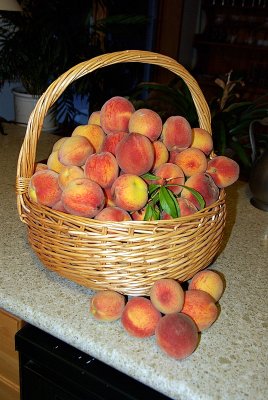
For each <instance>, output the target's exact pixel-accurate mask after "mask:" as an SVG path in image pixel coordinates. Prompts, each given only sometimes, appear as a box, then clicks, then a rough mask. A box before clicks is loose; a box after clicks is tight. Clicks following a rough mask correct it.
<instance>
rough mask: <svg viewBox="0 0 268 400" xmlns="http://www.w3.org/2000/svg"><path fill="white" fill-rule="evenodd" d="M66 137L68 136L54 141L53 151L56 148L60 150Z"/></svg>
mask: <svg viewBox="0 0 268 400" xmlns="http://www.w3.org/2000/svg"><path fill="white" fill-rule="evenodd" d="M66 139H67V137H65V136H64V137H62V138H60V139H59V140H57V141H56V142H55V143H54V145H53V147H52V152H53V151H56V150H59V148H60V147H61V145H62V143H63V142H65V140H66Z"/></svg>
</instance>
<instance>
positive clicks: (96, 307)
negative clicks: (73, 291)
mask: <svg viewBox="0 0 268 400" xmlns="http://www.w3.org/2000/svg"><path fill="white" fill-rule="evenodd" d="M124 307H125V297H124V296H123V295H122V294H120V293H118V292H115V291H113V290H100V291H99V292H97V293H95V294H94V295H93V296H92V297H91V299H90V312H91V314H92V315H93V316H94V318H96V319H97V320H99V321H107V322H112V321H116V320H117V319H119V318H121V315H122V312H123V310H124Z"/></svg>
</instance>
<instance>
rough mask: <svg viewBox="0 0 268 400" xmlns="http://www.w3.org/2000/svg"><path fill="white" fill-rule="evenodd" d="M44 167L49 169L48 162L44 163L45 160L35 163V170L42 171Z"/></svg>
mask: <svg viewBox="0 0 268 400" xmlns="http://www.w3.org/2000/svg"><path fill="white" fill-rule="evenodd" d="M43 169H48V166H47V164H45V163H43V162H37V163H35V166H34V172H37V171H41V170H43Z"/></svg>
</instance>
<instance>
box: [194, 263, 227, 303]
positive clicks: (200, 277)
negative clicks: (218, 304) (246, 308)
mask: <svg viewBox="0 0 268 400" xmlns="http://www.w3.org/2000/svg"><path fill="white" fill-rule="evenodd" d="M188 288H189V289H199V290H203V291H204V292H207V293H209V294H210V295H211V296H212V297H213V299H214V300H215V301H219V299H220V298H221V296H222V294H223V290H224V285H223V280H222V278H221V276H220V275H219V274H218V273H217V272H214V271H212V270H209V269H207V270H203V271H200V272H197V273H196V274H195V275H194V276H193V278H192V279H191V281H190V283H189V286H188Z"/></svg>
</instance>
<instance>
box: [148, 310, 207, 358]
mask: <svg viewBox="0 0 268 400" xmlns="http://www.w3.org/2000/svg"><path fill="white" fill-rule="evenodd" d="M155 338H156V343H157V345H158V346H159V348H160V349H161V350H162V351H163V352H164V353H165V354H167V355H168V356H169V357H172V358H175V359H176V360H182V359H184V358H187V357H189V356H190V355H191V354H192V353H193V352H194V351H195V349H196V347H197V345H198V339H199V338H198V331H197V328H196V325H195V323H194V321H193V320H192V319H191V318H190V317H188V315H185V314H182V313H173V314H167V315H164V316H163V317H162V318H161V319H160V320H159V322H158V324H157V326H156V330H155Z"/></svg>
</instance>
